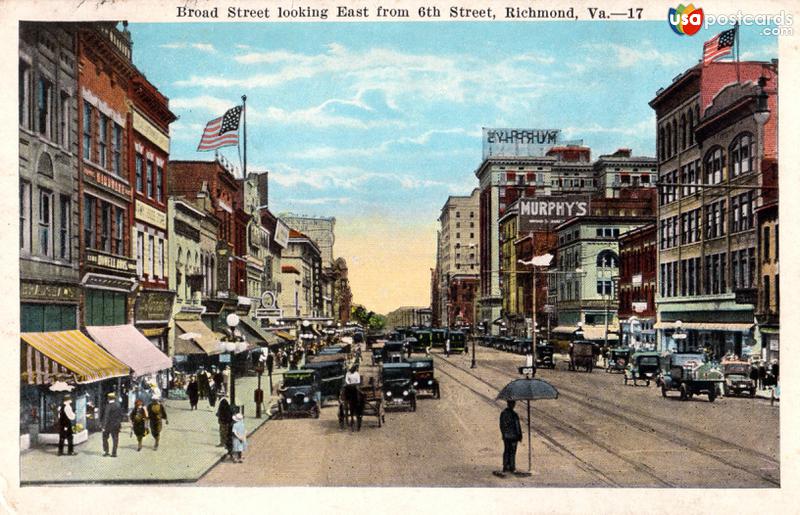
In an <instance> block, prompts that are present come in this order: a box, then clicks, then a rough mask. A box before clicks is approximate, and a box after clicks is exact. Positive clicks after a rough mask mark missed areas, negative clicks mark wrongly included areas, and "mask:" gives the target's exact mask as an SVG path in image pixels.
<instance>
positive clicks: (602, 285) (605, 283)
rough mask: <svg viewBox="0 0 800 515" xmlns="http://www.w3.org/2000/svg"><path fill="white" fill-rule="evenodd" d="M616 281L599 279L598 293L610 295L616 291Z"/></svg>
mask: <svg viewBox="0 0 800 515" xmlns="http://www.w3.org/2000/svg"><path fill="white" fill-rule="evenodd" d="M613 285H614V283H613V282H612V281H611V280H610V279H599V280H598V281H597V294H598V295H602V296H604V297H610V296H611V295H612V293H613V292H614V286H613Z"/></svg>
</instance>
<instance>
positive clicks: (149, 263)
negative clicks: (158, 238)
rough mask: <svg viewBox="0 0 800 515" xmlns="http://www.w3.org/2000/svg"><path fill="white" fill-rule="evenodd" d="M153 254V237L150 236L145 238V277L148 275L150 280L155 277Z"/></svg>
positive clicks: (154, 247)
mask: <svg viewBox="0 0 800 515" xmlns="http://www.w3.org/2000/svg"><path fill="white" fill-rule="evenodd" d="M155 253H156V242H155V237H154V236H153V235H152V234H151V235H149V236H148V237H147V275H149V276H150V278H151V279H152V278H153V276H154V275H155V268H154V266H155Z"/></svg>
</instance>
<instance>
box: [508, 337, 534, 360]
mask: <svg viewBox="0 0 800 515" xmlns="http://www.w3.org/2000/svg"><path fill="white" fill-rule="evenodd" d="M511 351H512V352H513V353H514V354H522V355H523V356H524V355H526V354H529V353H530V352H531V341H530V340H529V339H527V338H517V339H516V340H514V342H513V343H512V346H511Z"/></svg>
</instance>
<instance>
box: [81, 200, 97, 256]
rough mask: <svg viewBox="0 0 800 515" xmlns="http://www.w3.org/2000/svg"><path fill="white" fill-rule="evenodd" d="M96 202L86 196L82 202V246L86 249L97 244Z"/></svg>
mask: <svg viewBox="0 0 800 515" xmlns="http://www.w3.org/2000/svg"><path fill="white" fill-rule="evenodd" d="M96 202H97V200H96V199H95V198H94V197H90V196H89V195H86V196H85V197H84V202H83V242H84V243H83V244H84V245H85V246H86V248H88V249H93V248H95V245H96V244H97V211H96V207H97V204H96Z"/></svg>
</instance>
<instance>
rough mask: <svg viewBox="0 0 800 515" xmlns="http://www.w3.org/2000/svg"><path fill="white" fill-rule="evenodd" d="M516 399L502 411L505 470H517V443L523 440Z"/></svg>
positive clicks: (501, 424) (501, 430) (501, 422)
mask: <svg viewBox="0 0 800 515" xmlns="http://www.w3.org/2000/svg"><path fill="white" fill-rule="evenodd" d="M515 405H516V402H515V401H508V407H507V408H506V409H504V410H503V412H502V413H500V433H501V434H502V436H503V472H512V473H513V472H516V470H517V465H516V457H517V444H518V443H519V442H521V441H522V427H521V426H520V424H519V415H517V413H516V412H515V411H514V406H515Z"/></svg>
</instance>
